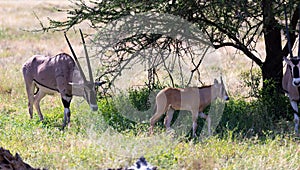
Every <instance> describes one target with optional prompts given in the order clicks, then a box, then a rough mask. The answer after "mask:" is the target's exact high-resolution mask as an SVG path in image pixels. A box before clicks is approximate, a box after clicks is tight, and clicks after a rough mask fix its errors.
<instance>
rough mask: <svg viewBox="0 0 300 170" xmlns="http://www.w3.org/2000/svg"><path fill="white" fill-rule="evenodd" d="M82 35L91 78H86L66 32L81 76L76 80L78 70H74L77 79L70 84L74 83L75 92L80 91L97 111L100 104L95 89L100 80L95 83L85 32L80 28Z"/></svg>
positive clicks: (74, 76)
mask: <svg viewBox="0 0 300 170" xmlns="http://www.w3.org/2000/svg"><path fill="white" fill-rule="evenodd" d="M80 35H81V39H82V43H83V47H84V52H85V58H86V62H87V66H88V72H89V78H90V80H87V79H86V76H85V74H84V72H83V70H82V68H81V65H80V63H79V61H78V59H77V57H76V54H75V52H74V50H73V48H72V46H71V44H70V42H69V40H68V37H67V36H66V33H65V38H66V40H67V43H68V45H69V47H70V50H71V52H72V54H73V57H74V60H75V62H76V65H77V68H78V71H77V72H79V77H80V81H76V80H75V79H76V77H77V76H76V75H78V74H76V71H74V75H73V80H75V81H72V82H70V83H69V84H70V85H72V90H73V92H74V93H78V94H80V95H81V96H83V97H84V99H85V100H86V101H87V102H88V104H89V105H90V107H91V110H93V111H97V110H98V105H97V98H96V91H95V85H96V84H99V83H98V82H97V83H95V82H94V79H93V73H92V69H91V64H90V60H89V57H88V53H87V49H86V46H85V41H84V38H83V34H82V32H81V30H80Z"/></svg>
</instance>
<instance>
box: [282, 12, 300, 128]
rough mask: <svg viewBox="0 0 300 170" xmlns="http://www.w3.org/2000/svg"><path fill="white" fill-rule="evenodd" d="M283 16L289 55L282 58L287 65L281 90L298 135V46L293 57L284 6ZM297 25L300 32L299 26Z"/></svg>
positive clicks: (299, 89)
mask: <svg viewBox="0 0 300 170" xmlns="http://www.w3.org/2000/svg"><path fill="white" fill-rule="evenodd" d="M299 7H300V6H299ZM284 15H285V27H286V36H287V40H288V50H289V54H290V59H288V58H287V57H283V59H284V61H285V62H286V63H287V66H286V71H285V73H284V75H283V78H282V88H283V90H284V91H285V92H286V94H287V95H288V96H289V99H290V103H291V106H292V108H293V110H294V122H295V132H296V134H298V126H299V115H298V103H299V101H300V45H299V47H298V56H296V57H294V56H293V52H292V47H291V41H290V36H289V29H288V23H287V13H286V7H285V6H284ZM298 25H299V30H300V24H298ZM299 39H300V33H299Z"/></svg>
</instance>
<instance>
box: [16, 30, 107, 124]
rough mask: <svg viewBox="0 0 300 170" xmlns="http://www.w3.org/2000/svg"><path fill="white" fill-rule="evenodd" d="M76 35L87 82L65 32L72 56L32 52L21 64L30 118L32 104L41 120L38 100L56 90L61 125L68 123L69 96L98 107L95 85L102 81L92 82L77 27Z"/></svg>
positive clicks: (88, 61)
mask: <svg viewBox="0 0 300 170" xmlns="http://www.w3.org/2000/svg"><path fill="white" fill-rule="evenodd" d="M80 35H81V39H82V43H83V47H84V51H85V57H86V62H87V66H88V71H89V77H90V80H89V81H88V80H87V79H86V77H85V75H84V72H83V71H82V68H81V66H80V63H79V61H78V59H77V57H76V54H75V52H74V50H73V48H72V46H71V44H70V42H69V40H68V38H67V36H66V33H65V38H66V40H67V43H68V45H69V47H70V50H71V52H72V54H73V57H74V59H73V58H72V57H71V56H70V55H68V54H66V53H61V54H58V55H56V56H52V57H49V56H42V55H35V56H33V57H31V58H30V59H29V60H28V61H26V62H25V64H24V65H23V68H22V71H23V76H24V80H25V86H26V92H27V96H28V110H29V115H30V118H32V112H33V105H34V106H35V108H36V110H37V112H38V114H39V117H40V120H43V119H44V118H43V115H42V112H41V109H40V101H41V99H42V98H43V97H44V96H45V95H46V94H53V93H55V92H58V93H60V96H61V99H62V103H63V105H64V108H65V109H64V122H63V128H64V127H65V126H66V125H67V124H69V123H70V115H71V112H70V103H71V100H72V96H73V95H76V96H82V97H84V99H85V100H86V101H87V102H88V104H89V105H90V107H91V109H92V110H93V111H97V110H98V106H97V101H96V91H95V85H101V84H103V83H105V82H102V83H101V82H94V80H93V74H92V69H91V65H90V60H89V57H88V53H87V50H86V46H85V42H84V38H83V34H82V32H81V30H80ZM35 88H37V93H35V94H34V90H35Z"/></svg>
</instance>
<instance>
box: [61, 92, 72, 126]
mask: <svg viewBox="0 0 300 170" xmlns="http://www.w3.org/2000/svg"><path fill="white" fill-rule="evenodd" d="M61 99H62V103H63V105H64V122H63V125H62V127H63V128H65V127H66V125H67V124H68V125H69V124H70V120H71V119H70V118H71V111H70V103H71V100H72V96H66V95H63V96H62V97H61Z"/></svg>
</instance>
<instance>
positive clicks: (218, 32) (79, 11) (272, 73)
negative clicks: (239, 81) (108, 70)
mask: <svg viewBox="0 0 300 170" xmlns="http://www.w3.org/2000/svg"><path fill="white" fill-rule="evenodd" d="M284 3H286V4H287V5H286V10H287V14H288V21H289V34H290V37H291V38H290V40H291V41H290V42H291V45H293V44H294V43H295V40H296V37H297V31H296V26H297V23H298V20H299V8H298V5H299V1H297V0H289V1H287V2H285V1H284V0H277V1H273V0H253V1H248V0H232V1H223V0H211V1H206V0H189V1H185V0H150V1H149V0H139V1H135V0H133V1H127V0H102V1H99V2H98V1H90V2H89V3H86V2H85V1H74V2H73V4H74V7H73V8H72V9H69V10H64V11H62V12H66V13H68V15H69V17H68V19H67V20H66V21H55V20H51V19H50V26H49V27H43V30H44V31H48V30H68V29H70V28H72V27H73V26H75V25H76V24H79V23H81V22H83V21H86V20H88V21H89V22H90V23H91V27H94V28H97V27H101V26H102V25H103V24H107V23H109V22H111V21H114V20H116V19H119V18H121V17H124V16H127V15H131V14H132V13H143V12H148V11H151V12H157V13H167V14H172V15H175V16H179V17H181V18H183V19H186V20H187V21H189V22H191V23H193V24H194V25H195V26H196V27H197V28H199V29H200V30H202V31H203V32H204V33H205V34H206V35H207V37H208V38H209V41H210V42H211V43H212V45H213V47H214V48H216V49H218V48H222V47H225V46H231V47H234V48H236V49H238V50H240V51H241V52H242V53H243V54H244V55H245V56H246V57H248V58H250V59H251V60H252V61H253V62H254V63H256V64H257V65H258V66H259V67H260V68H261V71H262V76H263V80H264V87H266V86H267V83H266V82H269V80H272V81H273V82H274V83H275V84H274V85H275V87H276V88H275V89H276V91H277V92H281V80H282V75H283V64H282V57H283V56H287V55H288V53H289V50H288V45H287V41H285V42H286V43H285V44H284V45H282V41H283V40H286V39H285V38H284V34H283V31H284V28H285V27H284V6H285V5H284ZM162 36H163V35H147V34H143V35H135V36H133V37H131V38H130V37H129V38H127V41H130V42H133V41H137V40H139V41H138V42H139V43H138V44H139V45H141V47H140V48H147V47H149V46H151V45H153V43H158V40H159V39H160V38H161V37H162ZM259 40H263V41H264V43H265V53H266V56H260V55H259V54H258V52H257V51H256V45H257V42H258V41H259ZM174 41H175V40H174V39H168V38H164V42H163V43H162V41H161V40H160V41H159V42H160V43H161V44H164V45H166V44H167V45H172V44H173V45H174ZM125 44H126V43H125ZM123 47H124V46H123ZM160 47H161V46H160ZM176 47H178V48H180V46H176ZM123 50H124V51H127V52H128V49H127V50H126V46H125V48H124V49H123Z"/></svg>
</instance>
